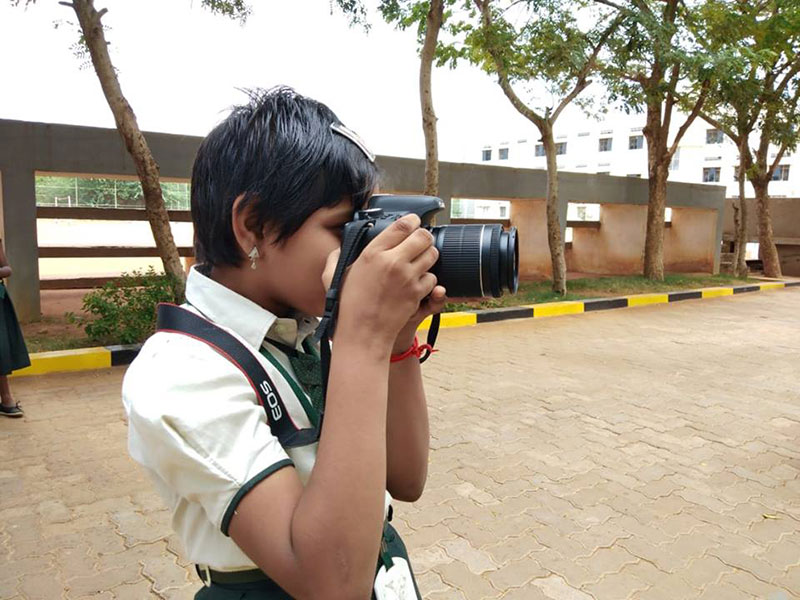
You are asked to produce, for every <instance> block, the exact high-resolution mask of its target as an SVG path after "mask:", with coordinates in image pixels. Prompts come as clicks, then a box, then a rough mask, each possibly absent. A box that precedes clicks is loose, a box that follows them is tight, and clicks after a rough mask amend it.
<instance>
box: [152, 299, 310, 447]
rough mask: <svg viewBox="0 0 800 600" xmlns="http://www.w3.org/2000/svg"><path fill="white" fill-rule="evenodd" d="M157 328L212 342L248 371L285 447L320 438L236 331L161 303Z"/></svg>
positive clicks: (218, 350)
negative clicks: (296, 416)
mask: <svg viewBox="0 0 800 600" xmlns="http://www.w3.org/2000/svg"><path fill="white" fill-rule="evenodd" d="M156 330H157V331H164V332H168V333H180V334H183V335H187V336H189V337H191V338H194V339H196V340H200V341H201V342H205V343H206V344H208V345H209V346H210V347H211V348H212V349H213V350H214V351H216V352H217V353H218V354H219V355H220V356H222V357H224V358H226V359H227V360H229V361H230V362H231V363H233V364H234V365H235V366H236V367H237V368H238V369H239V370H240V371H241V372H242V374H244V376H245V378H246V379H247V382H248V383H249V384H250V386H251V387H252V388H253V391H254V392H255V394H256V397H257V398H258V401H259V403H260V404H261V406H262V407H263V408H264V411H265V412H266V415H267V423H268V424H269V427H270V429H271V430H272V433H273V435H275V437H277V438H278V441H279V442H280V443H281V446H283V447H284V448H297V447H299V446H307V445H309V444H313V443H314V442H316V441H318V440H319V434H320V429H319V428H313V427H312V428H305V429H300V428H299V427H297V425H295V423H294V422H293V421H292V417H291V415H290V414H289V412H288V411H287V410H286V405H285V404H284V403H283V400H282V399H281V397H280V395H279V394H278V389H277V388H276V387H275V384H274V383H273V382H272V379H271V378H270V376H269V375H268V374H267V372H266V370H265V369H264V367H263V366H262V365H261V363H260V362H258V359H257V358H256V357H255V356H254V355H253V353H252V352H251V351H250V350H249V349H248V348H247V347H246V346H245V345H244V344H242V343H241V342H240V341H239V340H237V339H236V338H235V337H234V336H233V335H231V334H230V333H228V332H227V331H225V330H224V329H222V328H220V327H218V326H217V325H215V324H214V323H212V322H211V321H209V320H208V319H204V318H203V317H201V316H199V315H196V314H195V313H193V312H191V311H189V310H186V309H185V308H181V307H180V306H176V305H174V304H166V303H162V304H159V305H158V324H157V326H156Z"/></svg>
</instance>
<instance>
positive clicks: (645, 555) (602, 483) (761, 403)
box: [0, 288, 800, 600]
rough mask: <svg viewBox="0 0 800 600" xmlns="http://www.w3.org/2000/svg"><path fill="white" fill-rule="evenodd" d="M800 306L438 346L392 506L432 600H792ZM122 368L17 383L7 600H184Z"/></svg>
mask: <svg viewBox="0 0 800 600" xmlns="http://www.w3.org/2000/svg"><path fill="white" fill-rule="evenodd" d="M798 309H800V288H793V289H791V290H785V291H782V292H779V293H772V294H745V295H739V296H737V297H736V298H735V299H733V298H726V299H714V300H704V301H703V302H702V303H700V302H691V301H689V302H680V303H673V304H670V305H660V306H652V307H643V308H640V309H637V310H636V311H608V312H604V311H600V312H594V313H591V314H588V315H582V316H576V317H564V318H557V319H549V320H542V321H525V322H521V321H518V322H513V321H507V322H499V323H490V324H483V325H479V326H477V327H474V328H464V329H450V330H443V331H442V332H441V335H440V343H439V347H440V348H441V350H442V351H441V352H439V353H437V354H436V355H435V356H434V358H433V359H432V360H431V361H430V362H428V363H426V365H425V367H424V372H425V377H426V389H427V392H428V400H429V405H430V420H431V434H432V440H431V454H430V467H429V478H428V484H427V488H426V492H425V494H424V495H423V497H422V498H421V499H420V500H419V501H418V502H416V503H414V504H404V503H397V506H396V513H395V514H396V517H395V525H396V527H397V528H398V530H399V531H400V532H401V534H403V536H404V539H405V540H406V543H407V545H408V547H409V550H410V554H411V560H412V563H413V565H414V568H415V570H416V572H417V573H418V575H419V584H420V589H421V591H422V593H423V595H424V597H425V598H426V600H445V599H446V600H459V599H463V600H479V599H482V598H504V599H506V600H541V599H543V598H544V599H549V600H561V599H565V600H570V599H571V600H592V599H594V600H606V599H612V600H615V599H617V598H644V599H647V600H658V599H660V598H670V599H673V600H674V599H677V598H680V599H690V598H713V599H715V600H718V599H721V598H724V599H727V598H750V597H753V596H755V597H758V598H769V599H776V600H777V599H783V598H800V443H798V442H799V441H800V377H798V367H797V356H798V355H800V336H798V335H797V331H800V327H799V326H800V311H799V310H798ZM123 374H124V367H115V368H113V369H109V370H106V371H96V372H84V373H76V374H63V375H48V376H42V377H32V378H26V379H20V380H13V381H12V386H13V388H14V391H15V393H16V396H17V399H19V400H20V401H21V402H22V404H23V406H24V408H25V410H26V418H25V419H24V420H20V421H10V420H5V421H0V452H2V453H3V456H4V459H5V460H4V463H3V465H2V467H0V600H2V599H9V600H10V599H12V598H13V599H14V600H32V599H34V598H47V599H48V600H49V599H50V598H54V599H55V598H62V599H66V600H73V599H81V600H82V599H84V598H86V599H88V598H91V599H92V600H121V599H126V598H163V599H169V600H190V599H191V598H193V596H194V593H195V592H196V591H197V589H198V587H199V582H198V580H197V577H196V575H195V574H194V571H193V568H192V566H191V565H190V564H189V563H188V561H186V558H185V555H184V553H183V548H182V546H181V544H180V541H179V540H178V539H177V538H176V536H175V535H174V533H173V532H172V531H171V530H170V528H169V515H168V513H167V511H166V510H165V509H164V507H163V506H162V504H161V501H160V499H159V498H158V497H157V496H156V494H155V493H154V492H153V490H152V487H151V484H150V482H149V480H148V479H147V477H146V476H145V475H144V474H143V473H142V472H141V470H140V469H139V468H138V467H137V466H136V465H135V464H134V463H133V462H132V461H131V460H130V459H129V458H128V455H127V449H126V437H125V436H126V426H125V422H124V419H123V415H122V408H121V405H120V400H119V388H120V383H121V380H122V376H123Z"/></svg>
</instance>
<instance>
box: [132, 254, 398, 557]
mask: <svg viewBox="0 0 800 600" xmlns="http://www.w3.org/2000/svg"><path fill="white" fill-rule="evenodd" d="M186 300H187V305H185V308H188V309H189V310H192V311H193V312H195V313H198V314H200V315H201V316H203V317H205V318H207V319H209V320H211V321H213V322H214V323H215V324H216V325H218V326H219V327H221V328H223V329H224V330H226V331H227V332H228V333H231V334H232V335H233V336H234V337H236V338H237V339H238V340H239V341H240V342H242V343H243V344H244V345H245V346H246V347H247V348H248V349H250V350H252V352H253V354H254V356H256V357H257V359H258V360H259V362H260V363H261V366H262V367H264V369H265V370H266V371H267V373H268V374H269V376H270V378H271V379H272V381H273V383H274V384H275V387H276V388H277V392H278V394H279V395H280V397H281V399H282V400H283V402H284V404H285V405H286V409H287V411H288V412H289V414H290V415H291V418H292V421H294V423H295V424H296V425H297V426H298V427H300V428H307V427H311V426H312V424H311V422H310V420H309V418H308V415H306V413H305V410H304V409H303V406H302V405H301V404H300V401H299V400H298V399H297V396H296V395H295V393H294V391H293V390H292V388H291V387H290V384H289V382H288V381H287V380H286V379H285V378H284V377H283V375H281V373H280V372H279V371H278V369H276V368H275V367H274V366H273V365H272V364H271V363H270V362H269V361H268V360H266V359H265V358H264V357H263V356H261V355H260V354H259V352H258V349H259V347H261V346H262V344H264V343H265V338H266V337H269V338H272V339H276V340H278V341H280V342H281V343H283V344H286V345H288V346H291V347H295V348H298V349H299V348H301V345H302V342H303V340H304V339H305V338H307V337H308V336H309V335H310V334H311V333H312V332H313V331H314V329H315V328H316V325H317V320H316V319H314V318H311V317H305V316H302V315H301V316H298V317H297V318H296V319H287V318H278V317H276V316H275V315H274V314H272V313H271V312H269V311H267V310H265V309H264V308H262V307H260V306H258V305H257V304H255V303H254V302H251V301H250V300H248V299H247V298H245V297H243V296H240V295H239V294H237V293H236V292H234V291H232V290H231V289H229V288H227V287H225V286H223V285H221V284H219V283H217V282H215V281H214V280H212V279H210V278H208V277H206V276H204V275H203V274H202V273H200V272H199V271H197V270H196V269H195V268H194V267H193V268H192V270H191V271H190V273H189V277H188V279H187V281H186ZM268 348H269V349H270V351H271V352H272V355H273V356H274V357H275V358H277V359H278V361H279V362H280V363H281V365H282V366H283V367H284V369H286V371H287V372H288V373H289V374H290V375H291V376H292V377H294V371H293V370H292V367H291V365H290V364H289V361H288V359H287V358H286V356H285V355H284V354H283V353H281V352H276V351H275V348H274V347H273V346H272V345H270V346H268ZM122 400H123V405H124V407H125V411H126V413H127V415H128V450H129V452H130V454H131V456H132V457H133V458H134V459H135V460H136V461H137V462H139V463H140V464H141V465H142V466H143V467H144V468H145V470H146V471H147V472H148V474H149V475H150V476H151V478H152V479H153V481H154V482H155V486H156V488H157V490H158V492H159V494H160V495H161V497H162V498H163V499H164V501H165V503H166V504H167V507H168V508H169V509H170V510H171V512H172V527H173V529H174V530H175V532H176V533H177V534H178V536H179V537H180V538H181V541H182V542H183V545H184V547H185V549H186V554H187V558H188V559H189V560H191V561H193V562H195V563H197V564H200V565H205V566H208V567H209V568H211V569H215V570H218V571H238V570H243V569H252V568H255V564H254V563H253V562H252V561H251V560H250V559H249V558H248V557H247V556H246V555H245V554H244V552H242V551H241V550H240V549H239V547H238V546H237V545H236V544H235V543H234V542H233V540H232V539H231V538H230V537H228V535H227V527H228V524H229V522H230V519H231V517H232V516H233V511H234V510H235V508H236V507H237V506H238V503H239V501H240V500H241V499H242V497H244V495H245V494H246V493H247V491H249V490H250V489H252V487H253V486H254V485H255V484H257V483H258V482H260V481H262V480H263V479H264V478H266V477H268V476H269V475H271V474H272V473H274V472H275V471H277V470H279V469H281V468H283V467H286V466H289V465H294V467H295V469H296V470H297V473H298V475H299V476H300V479H301V481H302V482H303V484H305V483H306V482H307V481H308V478H309V476H310V474H311V469H312V468H313V466H314V461H315V459H316V453H317V444H316V443H314V444H311V445H309V446H303V447H300V448H291V449H289V450H285V449H284V448H283V447H282V446H281V445H280V443H279V442H278V438H277V437H275V436H274V435H273V434H272V431H271V430H270V427H269V425H268V424H267V418H266V413H265V412H264V409H263V407H262V406H261V405H259V403H258V400H257V398H256V396H255V393H254V392H253V388H252V387H251V386H250V384H249V383H248V382H247V380H246V379H245V377H244V375H243V374H242V372H241V371H239V369H238V368H237V367H236V366H234V365H233V364H232V363H231V362H230V361H228V360H227V359H226V358H224V357H222V356H221V355H220V354H218V353H217V352H215V351H214V350H213V349H212V348H210V347H209V346H208V345H207V344H205V343H204V342H202V341H199V340H195V339H193V338H191V337H188V336H186V335H182V334H179V333H167V332H158V333H156V334H155V335H153V336H152V337H150V338H149V339H148V340H147V342H146V343H145V344H144V346H143V347H142V349H141V351H140V352H139V355H138V356H137V357H136V359H135V360H134V361H133V363H131V365H130V367H129V368H128V371H127V373H126V374H125V379H124V381H123V385H122ZM390 500H391V497H390V496H389V495H388V492H387V508H388V502H389V501H390Z"/></svg>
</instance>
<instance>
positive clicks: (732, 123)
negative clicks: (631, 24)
mask: <svg viewBox="0 0 800 600" xmlns="http://www.w3.org/2000/svg"><path fill="white" fill-rule="evenodd" d="M703 16H704V18H705V19H706V21H707V22H708V24H709V26H708V27H707V31H708V32H709V35H708V36H707V38H706V39H707V40H708V43H709V44H711V45H713V46H715V48H716V49H718V50H720V51H724V52H727V53H729V54H730V56H731V59H730V60H729V65H730V68H729V69H728V70H726V71H725V73H722V74H721V78H720V81H719V84H718V86H716V88H715V89H714V91H713V92H712V93H711V95H710V96H709V98H708V100H707V102H706V105H705V108H704V109H703V111H702V112H701V116H702V117H703V119H705V120H706V121H707V122H708V123H710V124H711V125H713V126H714V127H716V128H717V129H719V130H720V131H722V132H724V133H725V134H726V135H727V136H728V137H729V138H730V139H731V140H733V142H734V143H735V144H736V146H737V148H738V149H739V167H738V169H739V171H738V173H739V175H738V179H739V201H738V205H737V204H734V222H735V226H736V241H735V249H734V265H735V271H736V274H737V275H739V276H745V275H746V274H747V264H746V263H745V245H746V242H747V205H746V204H745V182H746V180H747V179H749V180H750V181H751V182H752V184H753V187H754V189H755V192H756V201H757V212H758V232H759V246H760V248H761V255H762V258H763V262H764V273H765V274H766V275H767V276H770V277H780V275H781V272H780V262H779V260H778V255H777V249H776V248H775V244H774V240H773V239H772V221H771V217H770V210H769V195H768V185H769V181H770V180H771V179H772V177H773V175H774V173H775V170H776V168H777V166H778V165H779V163H780V160H781V158H782V157H783V155H784V153H785V152H786V151H787V150H789V149H792V148H794V146H795V145H796V144H797V142H798V131H799V130H800V128H798V122H797V121H798V117H797V111H796V108H797V102H798V95H799V94H800V85H799V84H800V81H798V73H799V72H800V10H798V9H797V7H796V5H790V4H789V3H787V2H784V1H780V0H767V1H764V2H757V3H743V2H739V1H736V0H728V1H727V2H722V3H717V4H715V5H713V6H708V7H706V10H705V13H704V15H703ZM757 130H758V145H757V147H756V148H754V149H752V150H751V148H750V143H749V140H750V139H751V137H752V135H753V133H754V132H755V131H757ZM770 143H773V144H777V145H778V151H777V152H776V153H775V159H774V160H773V161H772V162H771V163H770V162H769V160H768V158H767V153H768V150H769V147H770Z"/></svg>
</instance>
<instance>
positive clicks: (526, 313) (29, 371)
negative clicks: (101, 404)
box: [12, 281, 800, 377]
mask: <svg viewBox="0 0 800 600" xmlns="http://www.w3.org/2000/svg"><path fill="white" fill-rule="evenodd" d="M788 287H800V281H770V282H766V283H757V284H752V285H740V286H731V287H713V288H703V289H700V290H688V291H679V292H667V293H660V294H637V295H633V296H622V297H620V298H597V299H594V300H571V301H566V302H547V303H543V304H530V305H525V306H511V307H508V308H492V309H487V310H476V311H463V312H450V313H442V316H441V319H442V320H441V325H440V327H441V328H443V329H447V328H454V327H469V326H471V325H477V324H478V323H490V322H493V321H505V320H507V319H531V318H532V319H539V318H542V317H557V316H561V315H574V314H580V313H585V312H593V311H596V310H610V309H613V308H630V307H635V306H646V305H650V304H668V303H671V302H680V301H681V300H694V299H702V298H719V297H721V296H733V295H736V294H745V293H748V292H762V291H768V290H777V289H783V288H788ZM429 326H430V317H429V318H428V319H426V320H425V321H424V322H423V323H422V325H420V329H428V327H429ZM140 347H141V346H140V345H138V344H135V345H130V346H105V347H97V348H81V349H79V350H59V351H56V352H39V353H36V354H31V366H30V367H28V368H26V369H21V370H19V371H15V372H14V373H13V375H12V377H25V376H27V375H42V374H45V373H55V372H64V371H85V370H88V369H105V368H108V367H115V366H117V365H127V364H129V363H130V362H131V361H132V360H133V359H134V358H135V357H136V355H137V354H138V352H139V348H140Z"/></svg>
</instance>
